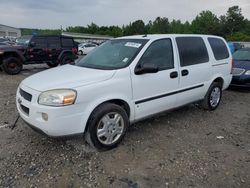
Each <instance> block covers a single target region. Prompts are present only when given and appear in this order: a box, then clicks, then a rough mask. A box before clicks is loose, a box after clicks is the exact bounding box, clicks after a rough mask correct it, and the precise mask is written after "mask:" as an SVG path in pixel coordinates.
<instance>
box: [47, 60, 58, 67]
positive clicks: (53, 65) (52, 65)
mask: <svg viewBox="0 0 250 188" xmlns="http://www.w3.org/2000/svg"><path fill="white" fill-rule="evenodd" d="M46 64H47V65H48V66H49V67H51V68H52V67H57V66H58V63H57V62H50V61H48V62H46Z"/></svg>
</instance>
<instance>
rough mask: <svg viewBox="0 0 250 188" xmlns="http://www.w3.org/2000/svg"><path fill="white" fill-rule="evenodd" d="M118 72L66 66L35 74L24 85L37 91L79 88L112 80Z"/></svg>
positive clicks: (24, 81)
mask: <svg viewBox="0 0 250 188" xmlns="http://www.w3.org/2000/svg"><path fill="white" fill-rule="evenodd" d="M115 72H116V70H98V69H90V68H84V67H78V66H74V65H64V66H60V67H56V68H52V69H49V70H45V71H42V72H40V73H37V74H34V75H32V76H30V77H28V78H26V79H25V80H23V82H22V84H23V85H25V86H27V87H29V88H31V89H35V90H37V91H47V90H51V89H63V88H77V87H81V86H84V85H89V84H93V83H96V82H101V81H105V80H108V79H110V78H112V76H113V75H114V74H115Z"/></svg>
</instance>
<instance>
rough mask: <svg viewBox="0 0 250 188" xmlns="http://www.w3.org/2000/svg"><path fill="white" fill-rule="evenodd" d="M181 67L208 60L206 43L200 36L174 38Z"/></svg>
mask: <svg viewBox="0 0 250 188" xmlns="http://www.w3.org/2000/svg"><path fill="white" fill-rule="evenodd" d="M176 42H177V46H178V50H179V55H180V64H181V66H182V67H184V66H189V65H195V64H200V63H206V62H208V61H209V57H208V52H207V48H206V45H205V43H204V41H203V39H202V38H201V37H177V38H176Z"/></svg>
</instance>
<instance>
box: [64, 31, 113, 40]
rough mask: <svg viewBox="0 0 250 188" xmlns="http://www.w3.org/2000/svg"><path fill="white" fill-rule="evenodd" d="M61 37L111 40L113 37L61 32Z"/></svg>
mask: <svg viewBox="0 0 250 188" xmlns="http://www.w3.org/2000/svg"><path fill="white" fill-rule="evenodd" d="M62 35H63V36H70V37H74V38H82V39H112V38H114V37H111V36H107V35H93V34H88V33H72V32H62Z"/></svg>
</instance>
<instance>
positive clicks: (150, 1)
mask: <svg viewBox="0 0 250 188" xmlns="http://www.w3.org/2000/svg"><path fill="white" fill-rule="evenodd" d="M234 5H238V6H240V7H241V8H242V13H243V15H244V16H245V18H248V19H250V0H209V1H208V0H0V24H4V25H9V26H13V27H18V28H41V29H45V28H48V29H59V28H60V27H61V26H62V27H63V28H66V27H68V26H87V24H91V23H92V22H93V23H96V24H97V25H99V26H110V25H119V26H122V25H127V24H129V23H130V22H133V21H136V20H139V19H141V20H143V21H144V22H145V23H148V21H149V20H154V19H155V18H156V17H158V16H160V17H167V18H169V19H170V20H172V19H180V20H181V21H183V22H185V21H191V20H192V19H194V18H195V17H196V16H197V15H198V14H199V13H200V12H201V11H203V10H210V11H212V12H213V13H214V14H216V15H217V16H220V15H223V14H225V13H226V11H227V9H228V8H229V7H230V6H234Z"/></svg>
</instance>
